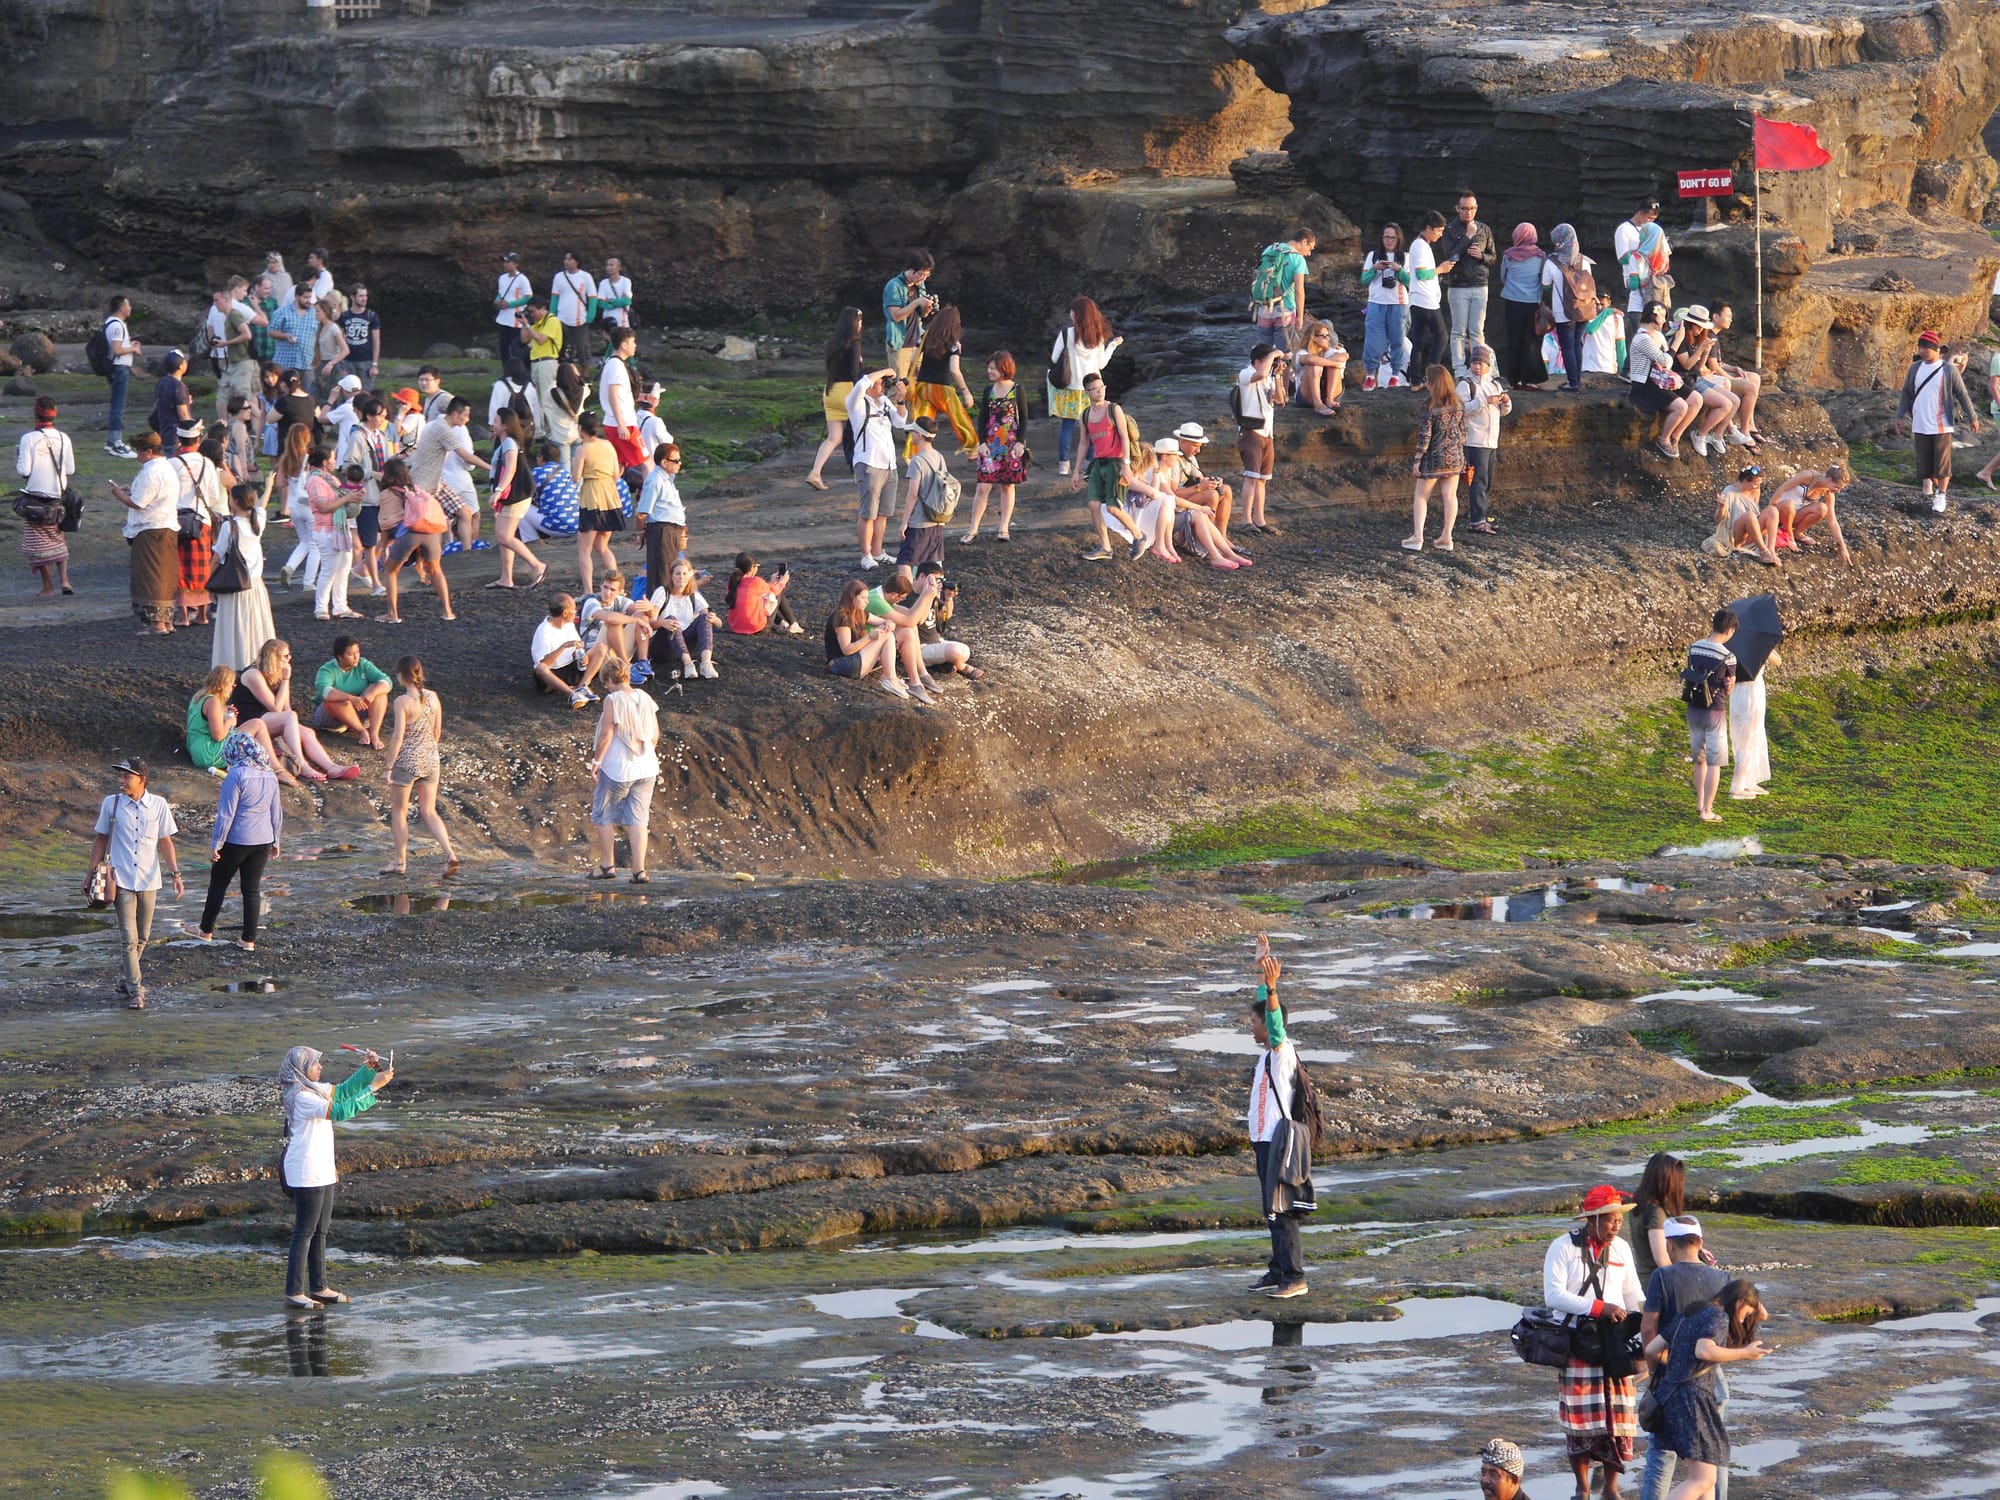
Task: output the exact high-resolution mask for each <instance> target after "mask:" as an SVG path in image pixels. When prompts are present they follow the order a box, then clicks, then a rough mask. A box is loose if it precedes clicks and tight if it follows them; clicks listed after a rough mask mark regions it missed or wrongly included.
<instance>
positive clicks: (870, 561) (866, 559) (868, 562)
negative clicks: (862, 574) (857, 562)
mask: <svg viewBox="0 0 2000 1500" xmlns="http://www.w3.org/2000/svg"><path fill="white" fill-rule="evenodd" d="M881 561H882V559H881V558H879V557H870V556H869V555H868V554H867V553H866V552H864V553H862V554H861V566H862V567H863V568H864V569H866V568H872V567H874V566H875V565H876V564H877V563H879V562H881Z"/></svg>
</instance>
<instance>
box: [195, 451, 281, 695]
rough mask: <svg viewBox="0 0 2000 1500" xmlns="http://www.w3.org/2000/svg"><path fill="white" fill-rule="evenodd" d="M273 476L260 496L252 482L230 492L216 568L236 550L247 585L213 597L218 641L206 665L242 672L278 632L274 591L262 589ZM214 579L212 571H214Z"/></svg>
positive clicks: (266, 479) (217, 542) (220, 530)
mask: <svg viewBox="0 0 2000 1500" xmlns="http://www.w3.org/2000/svg"><path fill="white" fill-rule="evenodd" d="M276 479H277V476H276V475H275V474H267V475H265V476H264V490H263V493H262V494H259V493H258V491H257V487H256V486H255V485H254V484H239V485H234V486H232V487H231V488H230V491H229V514H228V516H227V517H225V518H224V520H223V521H222V523H221V524H220V525H219V526H217V527H216V528H215V566H217V567H220V566H221V564H222V560H223V559H224V558H225V557H227V556H229V555H230V553H232V552H240V553H241V554H242V556H243V572H244V576H245V579H246V581H245V583H244V585H243V587H242V588H241V589H240V590H239V591H237V592H235V593H228V594H217V595H216V596H215V639H214V642H213V644H212V645H211V646H210V647H209V652H208V664H209V665H210V666H211V667H227V668H229V670H230V671H232V672H235V671H240V670H241V669H242V668H243V667H245V666H247V665H248V664H249V663H251V662H253V661H255V660H256V659H257V651H258V649H259V648H260V647H261V646H262V645H263V644H264V642H266V641H268V640H270V639H271V638H272V637H273V636H275V635H276V634H277V633H278V628H277V626H276V625H275V624H273V623H272V620H271V592H270V590H269V589H267V588H265V587H264V538H263V531H264V516H265V514H266V509H265V507H266V506H267V505H269V503H270V499H271V486H272V484H273V483H274V482H275V481H276ZM211 576H213V573H212V572H211Z"/></svg>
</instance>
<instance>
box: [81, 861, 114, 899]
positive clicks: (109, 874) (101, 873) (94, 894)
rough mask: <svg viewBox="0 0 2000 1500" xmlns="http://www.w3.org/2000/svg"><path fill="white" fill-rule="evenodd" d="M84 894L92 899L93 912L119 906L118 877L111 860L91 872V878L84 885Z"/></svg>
mask: <svg viewBox="0 0 2000 1500" xmlns="http://www.w3.org/2000/svg"><path fill="white" fill-rule="evenodd" d="M83 893H84V895H86V896H88V897H89V898H90V909H91V910H92V911H102V910H103V909H104V908H105V907H107V906H114V905H116V904H117V901H118V876H117V875H116V874H115V873H113V871H112V869H111V862H110V861H109V860H106V861H105V862H104V863H103V864H101V865H99V866H97V868H95V869H94V870H92V871H91V872H90V878H89V879H87V880H86V881H84V883H83Z"/></svg>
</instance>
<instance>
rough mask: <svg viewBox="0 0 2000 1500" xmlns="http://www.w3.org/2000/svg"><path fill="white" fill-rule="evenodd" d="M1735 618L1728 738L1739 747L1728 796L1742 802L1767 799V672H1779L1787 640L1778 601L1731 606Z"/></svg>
mask: <svg viewBox="0 0 2000 1500" xmlns="http://www.w3.org/2000/svg"><path fill="white" fill-rule="evenodd" d="M1729 608H1730V610H1731V611H1732V612H1733V613H1734V614H1735V616H1736V638H1735V640H1734V641H1732V642H1731V644H1730V649H1731V651H1732V652H1733V653H1734V655H1735V657H1736V679H1735V681H1734V682H1733V683H1732V684H1731V685H1730V688H1729V737H1730V739H1732V740H1733V741H1735V743H1736V769H1735V771H1734V772H1733V773H1732V774H1731V776H1730V778H1729V795H1730V796H1731V797H1733V798H1734V799H1735V800H1737V801H1738V802H1748V801H1750V800H1752V799H1753V798H1757V797H1762V796H1764V795H1765V794H1766V792H1767V791H1768V790H1769V788H1767V787H1766V786H1765V785H1764V783H1765V782H1767V781H1769V780H1770V779H1771V745H1770V741H1769V740H1768V739H1767V738H1766V737H1765V734H1764V702H1765V700H1764V669H1765V668H1766V667H1767V666H1777V665H1778V664H1779V662H1780V660H1781V658H1780V657H1779V655H1778V642H1780V641H1781V640H1783V639H1784V638H1785V626H1784V622H1783V621H1781V620H1780V619H1779V618H1778V601H1777V598H1776V597H1775V596H1774V595H1771V594H1758V595H1756V596H1755V597H1753V598H1749V599H1738V600H1737V601H1736V602H1735V603H1734V604H1732V605H1730V606H1729Z"/></svg>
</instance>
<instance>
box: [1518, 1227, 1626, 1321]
mask: <svg viewBox="0 0 2000 1500" xmlns="http://www.w3.org/2000/svg"><path fill="white" fill-rule="evenodd" d="M1589 1277H1590V1272H1589V1270H1588V1269H1587V1268H1586V1267H1585V1266H1584V1263H1583V1252H1582V1251H1581V1250H1579V1249H1578V1248H1577V1246H1576V1242H1575V1241H1574V1240H1573V1239H1571V1238H1570V1236H1569V1234H1567V1233H1564V1234H1559V1235H1557V1236H1556V1239H1555V1243H1554V1244H1552V1245H1550V1246H1549V1253H1548V1254H1547V1255H1546V1256H1544V1257H1543V1259H1542V1301H1543V1302H1544V1303H1546V1304H1547V1305H1548V1306H1549V1307H1550V1308H1552V1309H1553V1310H1555V1311H1556V1312H1559V1313H1568V1314H1570V1315H1571V1316H1573V1317H1579V1318H1586V1317H1589V1316H1590V1302H1591V1299H1590V1297H1589V1296H1588V1295H1586V1294H1585V1293H1584V1290H1583V1284H1584V1282H1585V1281H1587V1280H1588V1279H1589ZM1600 1282H1601V1284H1602V1286H1603V1287H1604V1292H1603V1300H1604V1301H1606V1302H1615V1303H1617V1304H1618V1305H1619V1306H1620V1307H1622V1308H1624V1309H1625V1311H1627V1312H1628V1313H1629V1312H1637V1311H1639V1310H1640V1309H1641V1308H1643V1307H1644V1306H1645V1305H1646V1289H1645V1288H1644V1287H1642V1286H1640V1285H1639V1273H1638V1271H1637V1270H1636V1269H1634V1268H1633V1265H1632V1247H1631V1246H1630V1245H1628V1244H1626V1243H1625V1237H1624V1236H1623V1235H1613V1236H1612V1238H1611V1243H1610V1244H1609V1245H1608V1246H1607V1247H1606V1248H1605V1252H1604V1275H1603V1276H1602V1277H1601V1278H1600Z"/></svg>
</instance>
